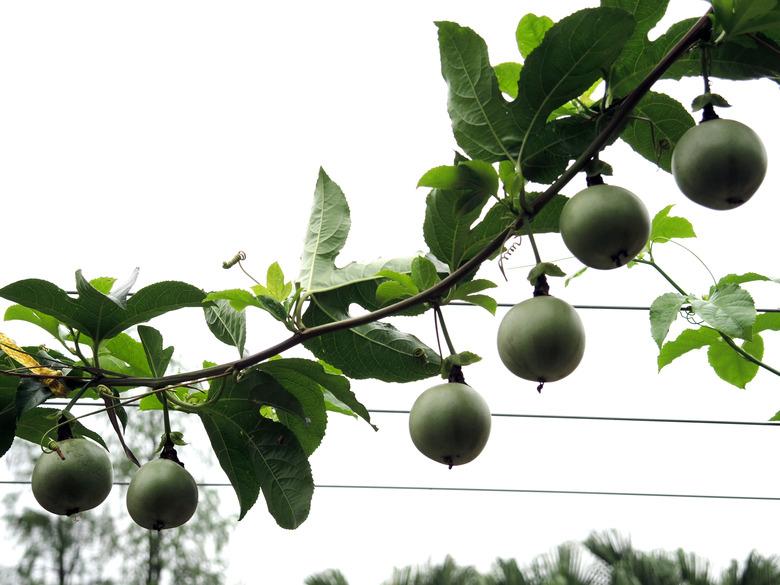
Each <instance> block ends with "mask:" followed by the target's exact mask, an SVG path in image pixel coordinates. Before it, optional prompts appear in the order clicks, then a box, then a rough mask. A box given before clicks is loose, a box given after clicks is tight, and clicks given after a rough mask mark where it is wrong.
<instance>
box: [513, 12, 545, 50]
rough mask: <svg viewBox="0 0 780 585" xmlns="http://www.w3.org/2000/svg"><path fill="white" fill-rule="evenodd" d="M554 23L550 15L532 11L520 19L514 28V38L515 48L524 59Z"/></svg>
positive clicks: (540, 42)
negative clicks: (538, 14)
mask: <svg viewBox="0 0 780 585" xmlns="http://www.w3.org/2000/svg"><path fill="white" fill-rule="evenodd" d="M554 24H555V23H554V22H553V20H552V19H551V18H550V17H548V16H537V15H536V14H532V13H528V14H526V15H525V16H523V18H521V19H520V22H519V23H518V24H517V29H516V30H515V38H516V39H517V48H518V50H519V51H520V54H521V55H522V56H523V58H524V59H525V58H527V57H528V55H530V54H531V52H532V51H533V50H534V49H536V48H537V47H538V46H539V45H540V44H542V40H543V39H544V35H545V34H546V33H547V31H548V30H550V29H551V28H552V26H553V25H554Z"/></svg>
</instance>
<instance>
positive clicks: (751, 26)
mask: <svg viewBox="0 0 780 585" xmlns="http://www.w3.org/2000/svg"><path fill="white" fill-rule="evenodd" d="M712 8H713V10H714V12H715V19H716V22H717V23H718V24H719V25H721V26H722V27H723V29H724V30H725V31H726V32H727V33H728V36H729V37H734V36H737V35H744V34H749V33H757V32H765V31H769V30H775V31H776V30H778V29H780V6H778V3H777V0H712Z"/></svg>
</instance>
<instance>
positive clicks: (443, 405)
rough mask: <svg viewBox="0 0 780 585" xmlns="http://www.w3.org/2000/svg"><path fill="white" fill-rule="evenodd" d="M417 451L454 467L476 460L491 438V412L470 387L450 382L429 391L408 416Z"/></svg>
mask: <svg viewBox="0 0 780 585" xmlns="http://www.w3.org/2000/svg"><path fill="white" fill-rule="evenodd" d="M409 434H410V435H411V436H412V442H413V443H414V446H415V447H417V449H418V450H419V451H420V453H422V454H423V455H425V456H426V457H430V458H431V459H433V460H434V461H438V462H439V463H444V464H445V465H449V466H450V467H452V466H453V465H462V464H464V463H468V462H469V461H473V460H474V459H475V458H476V457H477V455H479V454H480V453H481V452H482V449H484V448H485V445H486V444H487V441H488V437H489V436H490V409H489V408H488V405H487V403H486V402H485V400H484V398H482V396H480V395H479V393H478V392H477V391H475V390H474V389H473V388H472V387H471V386H468V385H466V384H461V383H458V382H448V383H446V384H439V385H437V386H433V387H431V388H428V389H427V390H426V391H425V392H423V393H422V394H420V396H418V397H417V400H415V402H414V405H413V406H412V410H411V411H410V413H409Z"/></svg>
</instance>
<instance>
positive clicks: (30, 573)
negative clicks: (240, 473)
mask: <svg viewBox="0 0 780 585" xmlns="http://www.w3.org/2000/svg"><path fill="white" fill-rule="evenodd" d="M131 424H132V426H133V429H132V432H133V437H134V440H135V441H142V442H143V443H144V448H143V449H142V450H141V451H140V454H142V455H144V456H145V457H146V458H151V457H153V456H154V453H155V451H156V450H157V447H158V444H159V441H160V431H161V429H162V421H161V416H160V413H152V415H151V416H143V417H134V418H133V420H132V422H131ZM111 446H112V453H113V459H114V461H113V465H114V473H115V478H114V479H115V481H116V482H126V481H128V480H129V479H130V478H131V477H132V472H133V469H134V466H133V465H132V463H130V462H129V460H128V459H127V458H126V457H124V455H123V454H122V450H121V447H120V446H119V445H118V444H116V445H115V444H112V445H111ZM186 448H187V449H188V450H191V453H192V454H193V455H194V451H196V450H197V448H196V447H191V446H188V447H186ZM37 451H38V449H37V448H36V447H34V446H33V445H29V446H25V449H23V450H22V449H20V451H19V455H17V456H14V457H13V458H9V463H10V465H9V467H11V469H13V471H14V472H15V473H17V474H18V475H19V476H20V477H27V476H28V475H29V473H30V466H31V463H30V462H31V461H34V459H35V455H36V452H37ZM202 455H203V453H202V452H201V453H200V456H202ZM144 460H146V459H144ZM193 460H194V458H193ZM116 488H121V489H117V491H116V493H115V495H114V497H113V499H112V501H111V504H112V505H109V506H104V507H101V508H100V509H99V510H90V511H88V512H85V513H82V514H80V515H79V516H78V517H77V518H75V519H74V518H68V517H62V516H54V515H52V514H49V513H47V512H44V511H41V510H40V509H38V508H37V507H36V508H28V507H26V506H24V507H21V508H20V507H19V506H18V500H19V495H20V492H18V491H17V492H14V493H11V494H9V495H7V496H6V497H5V498H4V500H3V502H4V504H5V508H6V510H7V511H6V513H5V514H4V520H5V522H6V524H7V526H8V529H9V531H10V533H11V535H12V537H13V538H14V540H15V541H16V544H17V545H18V546H19V548H20V549H21V550H22V554H21V557H20V559H19V561H18V563H17V566H16V569H15V570H16V575H17V579H18V582H19V584H20V585H118V584H119V583H122V584H124V585H160V584H161V583H176V584H177V585H222V584H223V583H224V582H225V581H224V562H223V560H222V558H221V555H220V552H221V551H222V549H223V548H224V546H225V544H226V543H227V540H228V537H229V534H230V530H229V528H230V527H231V526H232V525H233V524H234V520H233V519H231V518H230V517H226V516H224V515H223V513H222V511H221V510H220V500H219V494H218V493H217V491H216V489H214V488H210V489H209V488H200V489H199V498H200V501H199V505H198V510H197V512H196V514H195V516H194V517H193V518H192V520H191V521H190V522H189V523H187V524H186V525H184V526H182V527H180V528H177V529H173V530H167V531H161V532H156V531H149V530H144V529H143V528H141V527H139V526H137V525H136V524H135V523H133V522H132V521H130V520H129V518H128V517H127V514H126V511H125V504H124V496H125V492H126V489H127V488H126V486H116ZM116 488H115V489H116ZM109 559H110V560H111V561H112V564H113V563H114V562H118V563H119V565H120V566H121V571H122V573H121V577H117V576H116V575H110V574H109V575H106V574H105V573H106V571H105V567H107V566H108V565H109V563H108V560H109Z"/></svg>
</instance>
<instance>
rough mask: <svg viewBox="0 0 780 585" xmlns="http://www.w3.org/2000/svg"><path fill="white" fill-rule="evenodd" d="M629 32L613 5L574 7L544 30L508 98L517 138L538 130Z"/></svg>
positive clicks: (628, 20)
mask: <svg viewBox="0 0 780 585" xmlns="http://www.w3.org/2000/svg"><path fill="white" fill-rule="evenodd" d="M633 30H634V19H633V18H632V17H631V15H629V14H627V13H626V12H625V11H624V10H618V9H613V8H587V9H584V10H579V11H577V12H575V13H574V14H572V15H570V16H567V17H566V18H564V19H563V20H561V21H560V22H558V23H557V24H555V25H554V26H553V27H552V28H550V29H549V30H548V31H547V33H546V34H545V35H544V40H543V41H542V43H541V44H540V45H539V47H538V48H536V49H535V50H534V51H533V52H532V53H531V54H530V55H529V56H528V58H527V59H526V61H525V64H524V65H523V71H522V72H521V74H520V82H519V91H518V95H517V99H516V100H515V101H514V102H512V106H511V111H512V114H513V117H514V119H515V121H516V123H517V124H518V126H519V127H520V128H521V129H522V134H521V142H523V141H527V139H528V137H530V136H533V135H537V134H539V133H540V132H541V130H542V128H543V127H544V126H545V124H546V122H547V119H548V117H549V116H550V114H551V113H552V112H553V111H554V110H555V109H556V108H558V107H559V106H561V105H563V104H565V103H567V102H568V101H570V100H572V99H574V98H576V97H578V96H580V95H581V94H582V93H584V92H586V91H587V90H588V89H590V87H591V86H592V85H593V84H594V83H595V82H596V81H597V80H598V79H600V78H601V76H602V74H603V72H604V71H606V70H608V69H609V67H610V66H611V64H612V62H613V61H614V60H615V59H616V58H617V56H618V55H619V54H620V51H621V49H622V48H623V45H624V44H625V43H626V41H627V40H628V38H629V37H630V36H631V33H632V32H633ZM520 158H521V160H523V161H525V157H524V156H521V157H520ZM523 168H524V169H525V166H524V167H523ZM524 174H525V175H526V176H528V173H527V172H524Z"/></svg>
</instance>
